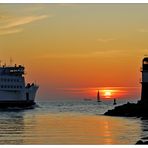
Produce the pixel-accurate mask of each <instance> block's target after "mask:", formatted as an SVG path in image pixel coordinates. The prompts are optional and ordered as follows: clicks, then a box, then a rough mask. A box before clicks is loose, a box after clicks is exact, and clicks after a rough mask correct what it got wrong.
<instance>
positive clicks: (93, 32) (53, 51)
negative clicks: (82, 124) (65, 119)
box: [0, 4, 148, 99]
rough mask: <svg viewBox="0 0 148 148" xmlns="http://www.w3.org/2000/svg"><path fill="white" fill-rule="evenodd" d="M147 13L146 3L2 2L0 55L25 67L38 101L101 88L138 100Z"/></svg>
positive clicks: (78, 95) (80, 95)
mask: <svg viewBox="0 0 148 148" xmlns="http://www.w3.org/2000/svg"><path fill="white" fill-rule="evenodd" d="M147 14H148V4H46V5H45V4H0V55H1V56H0V59H1V60H2V63H5V62H7V63H8V64H9V59H10V57H12V59H13V61H14V62H13V63H18V64H24V65H25V67H26V72H27V75H26V77H27V80H28V81H36V83H38V84H39V85H40V89H39V92H38V98H39V99H54V98H57V99H61V98H62V99H65V98H67V99H69V98H82V99H83V98H85V97H95V96H96V93H93V94H92V92H91V91H90V89H88V88H91V89H93V91H96V90H95V89H98V88H99V89H101V88H102V87H109V88H110V89H113V87H114V89H117V87H118V91H119V92H124V93H116V95H115V94H114V95H115V96H117V97H119V98H125V97H130V98H139V97H140V83H139V81H140V77H141V74H140V66H141V60H142V58H143V56H144V55H145V54H147V49H148V42H147V37H148V28H147V26H148V20H147ZM94 88H95V89H94ZM72 89H77V91H72ZM84 89H85V91H84ZM70 90H71V91H70ZM125 92H126V93H125ZM90 94H92V95H90ZM121 94H122V95H121ZM102 95H103V94H102ZM113 97H114V96H113Z"/></svg>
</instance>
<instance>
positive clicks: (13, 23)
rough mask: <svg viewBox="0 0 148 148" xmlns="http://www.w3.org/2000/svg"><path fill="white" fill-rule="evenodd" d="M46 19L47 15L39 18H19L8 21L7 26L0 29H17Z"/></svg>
mask: <svg viewBox="0 0 148 148" xmlns="http://www.w3.org/2000/svg"><path fill="white" fill-rule="evenodd" d="M47 17H48V16H47V15H40V16H25V17H21V18H15V19H11V20H8V22H7V24H5V25H3V26H0V29H9V28H13V27H18V26H21V25H25V24H29V23H32V22H35V21H39V20H42V19H45V18H47Z"/></svg>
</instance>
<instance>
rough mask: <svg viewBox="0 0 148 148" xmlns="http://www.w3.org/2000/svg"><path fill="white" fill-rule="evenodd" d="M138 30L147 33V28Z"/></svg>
mask: <svg viewBox="0 0 148 148" xmlns="http://www.w3.org/2000/svg"><path fill="white" fill-rule="evenodd" d="M138 32H141V33H148V30H146V29H139V30H138Z"/></svg>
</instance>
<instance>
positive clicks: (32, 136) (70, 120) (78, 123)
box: [0, 101, 148, 144]
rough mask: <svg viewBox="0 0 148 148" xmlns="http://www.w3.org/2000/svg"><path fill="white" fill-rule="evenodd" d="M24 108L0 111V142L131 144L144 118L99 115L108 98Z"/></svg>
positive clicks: (143, 131) (147, 129)
mask: <svg viewBox="0 0 148 148" xmlns="http://www.w3.org/2000/svg"><path fill="white" fill-rule="evenodd" d="M38 105H39V106H38V107H36V108H35V109H28V110H18V109H16V110H12V109H9V110H2V111H0V144H135V143H136V141H137V140H139V139H141V138H142V139H147V134H148V121H147V120H140V119H137V118H123V117H108V116H103V115H101V114H103V113H104V112H105V111H106V110H107V109H111V108H113V106H112V104H111V103H109V102H102V103H97V102H95V101H43V102H38Z"/></svg>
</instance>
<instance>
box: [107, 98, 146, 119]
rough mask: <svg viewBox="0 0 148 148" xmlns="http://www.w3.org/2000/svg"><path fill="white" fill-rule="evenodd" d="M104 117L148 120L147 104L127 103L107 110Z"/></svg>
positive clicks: (140, 102) (139, 102)
mask: <svg viewBox="0 0 148 148" xmlns="http://www.w3.org/2000/svg"><path fill="white" fill-rule="evenodd" d="M105 115H109V116H124V117H143V118H148V103H147V102H142V101H138V102H137V103H129V102H128V103H127V104H124V105H121V106H116V107H115V108H114V109H112V110H108V111H107V112H106V113H105Z"/></svg>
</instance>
